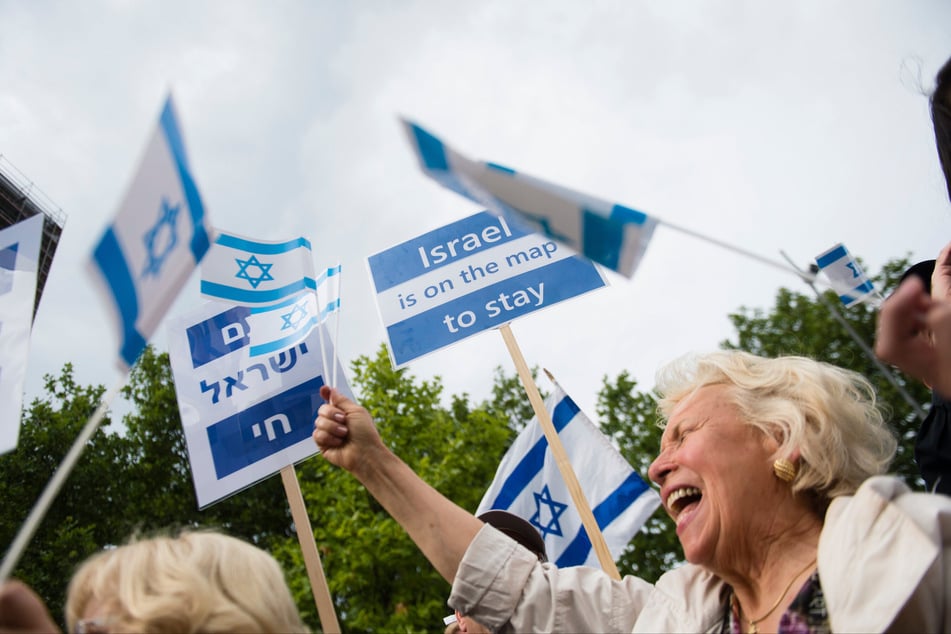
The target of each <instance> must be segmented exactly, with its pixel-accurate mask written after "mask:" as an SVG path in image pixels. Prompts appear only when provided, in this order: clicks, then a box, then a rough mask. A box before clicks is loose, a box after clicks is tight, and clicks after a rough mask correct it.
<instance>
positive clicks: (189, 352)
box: [169, 302, 350, 508]
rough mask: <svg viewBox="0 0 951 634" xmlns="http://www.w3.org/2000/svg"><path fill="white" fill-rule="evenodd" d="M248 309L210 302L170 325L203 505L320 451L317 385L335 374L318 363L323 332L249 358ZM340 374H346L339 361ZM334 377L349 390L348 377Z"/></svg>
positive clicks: (185, 424) (173, 361) (194, 473)
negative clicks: (316, 436) (316, 432)
mask: <svg viewBox="0 0 951 634" xmlns="http://www.w3.org/2000/svg"><path fill="white" fill-rule="evenodd" d="M250 314H251V309H250V308H248V307H246V306H235V305H231V304H224V303H219V302H208V303H206V304H204V305H203V306H201V307H199V308H198V309H197V310H195V311H192V312H191V313H189V314H187V315H184V316H181V317H178V318H176V319H174V320H172V321H171V323H170V324H169V357H170V359H171V365H172V373H173V376H174V378H175V392H176V396H177V399H178V408H179V412H180V413H181V418H182V426H183V427H184V430H185V441H186V443H187V445H188V458H189V462H190V463H191V467H192V476H193V478H194V482H195V492H196V494H197V496H198V507H199V508H204V507H206V506H208V505H209V504H212V503H213V502H217V501H218V500H221V499H222V498H225V497H227V496H229V495H232V494H233V493H236V492H238V491H240V490H241V489H244V488H245V487H248V486H251V485H252V484H254V483H256V482H258V481H260V480H262V479H264V478H266V477H268V476H270V475H273V474H274V473H276V472H278V471H280V470H281V469H282V468H283V467H286V466H289V465H293V464H295V463H297V462H300V461H301V460H303V459H305V458H307V457H309V456H312V455H313V454H315V453H317V445H316V443H315V442H314V440H313V438H312V433H313V430H314V419H315V418H316V417H317V409H318V408H319V407H320V405H321V404H322V403H323V399H321V398H320V387H321V386H322V385H323V384H324V383H329V382H330V379H329V378H328V377H330V376H331V375H332V373H330V372H325V371H324V367H323V363H322V362H321V352H320V333H319V330H318V329H317V328H314V329H313V330H312V331H311V333H310V335H308V336H307V338H306V339H304V340H303V341H300V342H298V343H297V344H295V345H294V346H292V347H290V348H287V349H285V350H281V351H279V352H275V353H274V354H271V355H268V356H256V357H252V356H251V355H250V345H251V327H250V326H249V323H252V322H249V319H248V318H249V316H250ZM322 327H323V326H319V328H322ZM327 338H328V337H327V336H326V334H325V339H327ZM325 345H327V344H325ZM336 376H337V377H343V376H344V374H343V369H342V367H340V366H339V365H338V368H337V374H336ZM337 383H338V385H337V386H336V387H337V388H338V389H340V390H341V391H342V392H343V393H344V394H347V395H349V394H350V388H349V387H348V385H347V384H346V380H345V379H340V378H338V380H337Z"/></svg>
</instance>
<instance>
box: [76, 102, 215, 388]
mask: <svg viewBox="0 0 951 634" xmlns="http://www.w3.org/2000/svg"><path fill="white" fill-rule="evenodd" d="M206 221H207V217H206V215H205V207H204V205H203V204H202V200H201V195H200V194H199V191H198V187H197V185H196V184H195V180H194V178H193V177H192V173H191V169H190V167H189V165H188V159H187V156H186V154H185V143H184V140H183V138H182V134H181V131H180V129H179V126H178V121H177V117H176V116H175V107H174V105H173V103H172V98H171V97H169V98H168V100H167V101H166V102H165V106H164V107H163V109H162V114H161V117H160V118H159V124H158V126H157V128H156V130H155V132H154V133H153V135H152V137H151V139H150V140H149V143H148V145H147V146H146V149H145V154H144V155H143V157H142V160H141V162H140V163H139V167H138V170H137V171H136V173H135V175H134V176H133V178H132V182H131V184H130V186H129V188H128V189H127V190H126V193H125V197H124V198H123V200H122V203H121V204H120V205H119V211H118V212H117V213H116V216H115V218H114V219H113V221H112V223H111V224H110V225H109V226H108V227H107V228H106V230H105V233H104V234H103V236H102V238H101V239H100V240H99V242H98V243H97V244H96V246H95V248H94V249H93V252H92V257H91V262H90V270H91V274H92V276H93V279H94V281H95V282H96V283H97V286H98V287H99V288H100V290H101V291H102V293H103V295H104V296H105V297H106V298H107V300H106V301H107V302H108V303H109V304H110V306H111V307H112V308H113V309H114V313H115V315H116V317H117V320H116V321H117V328H118V334H119V341H120V344H119V359H118V362H119V366H120V368H122V369H128V368H129V367H130V366H132V364H134V363H135V360H136V359H138V357H139V354H140V353H141V352H142V350H143V349H144V348H145V345H146V342H147V341H148V339H149V337H151V336H152V334H153V333H154V332H155V329H156V328H157V327H158V324H159V322H161V320H162V317H164V315H165V313H166V311H167V310H168V308H169V306H170V305H171V304H172V301H173V300H174V299H175V297H176V295H178V292H179V290H180V289H181V287H182V286H183V285H184V284H185V282H186V281H187V279H188V277H189V276H190V275H191V273H192V271H193V270H194V269H195V267H196V266H197V265H198V262H200V261H201V259H202V257H204V255H205V253H206V252H207V251H208V248H209V246H210V243H209V237H208V236H209V226H208V225H207V224H206Z"/></svg>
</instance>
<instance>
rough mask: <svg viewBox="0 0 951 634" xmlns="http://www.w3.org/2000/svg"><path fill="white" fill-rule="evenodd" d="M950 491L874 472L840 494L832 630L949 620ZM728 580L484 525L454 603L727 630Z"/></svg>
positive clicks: (493, 616) (562, 627)
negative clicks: (552, 558)
mask: <svg viewBox="0 0 951 634" xmlns="http://www.w3.org/2000/svg"><path fill="white" fill-rule="evenodd" d="M949 543H951V497H946V496H943V495H934V494H927V493H912V492H911V491H909V489H908V488H907V487H906V486H905V485H904V483H902V481H901V480H899V479H897V478H892V477H884V476H881V477H875V478H871V479H869V480H868V481H866V482H865V483H863V484H862V486H861V487H860V488H859V490H858V491H857V492H856V493H855V495H854V496H844V497H841V498H837V499H835V500H833V502H832V504H831V505H830V506H829V510H828V512H827V513H826V519H825V524H824V527H823V529H822V534H821V536H820V538H819V558H818V562H819V563H818V567H819V580H820V583H821V584H822V591H823V593H824V595H825V600H826V607H827V608H828V611H829V619H830V623H831V626H832V631H834V632H883V631H895V632H902V631H905V632H942V631H943V632H949V631H951V588H949V583H948V582H949V575H951V551H949V548H948V545H949ZM726 601H727V595H726V586H725V584H724V583H723V582H722V581H720V580H719V579H718V578H717V577H715V576H713V575H712V574H710V573H709V572H707V571H705V570H704V569H703V568H700V567H699V566H694V565H692V564H685V565H683V566H680V567H678V568H675V569H674V570H671V571H670V572H667V573H666V574H664V575H663V576H662V577H661V578H660V579H659V580H658V581H657V584H656V585H652V584H650V583H647V582H646V581H643V580H641V579H638V578H636V577H625V578H624V579H621V580H620V581H615V580H612V579H611V578H610V577H609V576H608V575H607V574H605V573H604V572H603V571H601V570H600V569H597V568H584V567H575V568H563V569H558V568H556V567H555V566H553V565H552V564H541V563H539V562H538V559H537V558H536V557H535V555H533V554H532V553H530V552H529V551H528V550H526V549H524V548H522V547H521V546H519V545H518V544H516V543H515V542H514V541H512V540H511V539H509V538H508V537H506V536H505V535H503V534H502V533H501V532H499V531H497V530H495V529H494V528H492V527H491V526H488V525H486V526H485V527H483V528H482V530H481V531H480V532H479V534H478V535H477V536H476V538H475V539H474V540H473V541H472V543H471V544H470V545H469V549H468V550H467V551H466V554H465V557H464V558H463V560H462V562H461V563H460V565H459V570H458V571H457V573H456V578H455V580H454V582H453V586H452V594H451V596H450V598H449V604H450V605H451V606H452V607H453V608H454V609H457V610H459V611H460V612H462V613H463V614H468V615H470V616H472V617H473V618H474V619H475V620H477V621H479V622H480V623H483V624H484V625H486V626H487V627H489V628H491V629H493V630H494V631H495V630H501V631H516V632H631V631H633V632H717V631H719V629H720V626H721V623H722V621H723V617H724V614H725V610H726Z"/></svg>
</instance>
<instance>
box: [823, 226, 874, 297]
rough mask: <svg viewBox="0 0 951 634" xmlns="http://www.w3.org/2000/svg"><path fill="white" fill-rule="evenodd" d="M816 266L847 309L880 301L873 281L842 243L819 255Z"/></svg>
mask: <svg viewBox="0 0 951 634" xmlns="http://www.w3.org/2000/svg"><path fill="white" fill-rule="evenodd" d="M816 265H818V267H819V270H820V271H822V272H823V273H825V274H826V277H828V278H829V281H830V282H832V288H833V289H834V290H835V292H836V293H838V295H839V300H840V301H841V302H842V303H843V304H845V307H846V308H849V307H850V306H854V305H855V304H857V303H859V302H863V301H869V300H871V301H872V302H873V303H875V304H877V303H878V302H879V301H880V298H879V297H878V294H877V292H876V290H875V285H874V284H872V280H870V279H869V278H868V276H867V275H865V271H863V270H862V267H861V266H859V263H858V262H856V261H855V258H853V257H852V254H851V253H849V250H848V249H846V248H845V245H843V244H842V243H841V242H840V243H838V244H836V245H835V246H833V247H831V248H829V249H827V250H826V251H823V252H822V253H820V254H819V255H817V256H816Z"/></svg>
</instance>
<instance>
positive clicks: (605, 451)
mask: <svg viewBox="0 0 951 634" xmlns="http://www.w3.org/2000/svg"><path fill="white" fill-rule="evenodd" d="M545 407H546V408H547V409H548V411H549V412H550V413H551V417H552V422H553V423H554V426H555V429H556V430H557V432H558V437H559V438H560V439H561V442H562V444H563V445H564V447H565V451H566V452H567V454H568V460H569V461H570V463H571V466H572V469H573V470H574V471H575V474H576V475H577V477H578V482H579V483H580V485H581V489H582V491H583V492H584V495H585V498H586V499H587V500H588V503H589V504H590V505H591V510H592V512H593V514H594V518H595V520H596V521H597V523H598V527H599V528H600V529H601V532H602V534H603V535H604V539H605V542H606V543H607V546H608V550H609V551H610V552H611V556H612V557H614V559H615V560H617V558H618V557H619V556H620V555H621V553H622V552H623V551H624V548H625V546H627V544H628V542H630V541H631V539H632V538H633V537H634V534H635V533H636V532H637V531H638V530H640V528H641V526H643V525H644V522H646V521H647V519H648V518H649V517H650V516H651V514H652V513H653V512H654V511H655V510H656V509H657V507H658V506H660V496H659V495H658V494H657V492H656V491H655V490H654V489H652V488H650V486H648V484H647V483H646V482H645V481H644V480H643V479H642V478H641V477H640V476H639V475H638V474H637V473H636V472H635V471H634V469H633V468H632V467H631V465H630V464H629V463H628V462H627V461H626V460H625V459H624V458H623V457H622V456H621V454H620V453H619V452H618V451H617V449H615V448H614V446H613V445H612V444H611V442H610V441H609V440H608V438H607V437H606V436H605V435H604V434H602V433H601V430H599V429H598V428H597V427H596V426H595V425H594V423H592V422H591V421H590V420H588V417H587V416H585V415H584V413H583V412H582V411H581V410H580V409H579V408H578V406H577V405H576V404H575V402H574V401H572V400H571V398H570V397H568V395H566V394H565V393H564V391H563V390H562V389H561V387H560V386H558V385H556V389H555V392H554V393H553V394H552V395H551V396H549V397H548V399H546V401H545ZM491 509H501V510H505V511H509V512H510V513H514V514H516V515H518V516H520V517H522V518H524V519H526V520H527V521H528V522H529V523H531V524H532V525H533V526H534V527H535V528H537V529H538V531H539V533H541V536H542V538H544V540H545V550H546V551H547V552H548V555H549V561H551V562H553V563H555V564H556V565H558V566H559V567H565V566H582V565H584V566H600V564H599V563H598V557H597V553H596V552H595V551H594V548H593V547H592V546H591V540H590V539H589V538H588V534H587V532H586V531H585V528H584V525H583V524H582V521H581V516H580V515H579V514H578V512H577V510H576V509H575V507H574V505H573V503H572V500H571V494H570V493H569V491H568V488H567V487H566V486H565V483H564V480H563V479H562V477H561V472H560V471H559V470H558V465H557V464H555V460H554V457H553V456H552V454H551V451H549V449H548V441H547V439H546V438H545V434H544V432H543V430H542V427H541V425H540V424H539V422H538V419H537V418H533V419H532V421H531V422H530V423H528V425H527V426H526V427H525V429H524V430H522V432H521V433H520V434H519V435H518V437H517V438H516V439H515V442H514V443H512V446H511V447H509V450H508V451H507V452H506V453H505V456H504V457H503V458H502V462H501V464H500V465H499V468H498V471H497V472H496V474H495V480H494V481H493V482H492V485H491V486H490V487H489V490H488V491H486V494H485V496H484V497H483V498H482V502H481V503H480V504H479V508H478V510H477V511H476V515H480V514H482V513H484V512H486V511H488V510H491Z"/></svg>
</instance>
